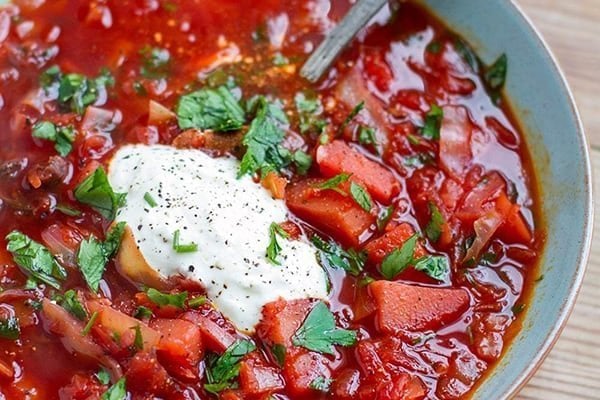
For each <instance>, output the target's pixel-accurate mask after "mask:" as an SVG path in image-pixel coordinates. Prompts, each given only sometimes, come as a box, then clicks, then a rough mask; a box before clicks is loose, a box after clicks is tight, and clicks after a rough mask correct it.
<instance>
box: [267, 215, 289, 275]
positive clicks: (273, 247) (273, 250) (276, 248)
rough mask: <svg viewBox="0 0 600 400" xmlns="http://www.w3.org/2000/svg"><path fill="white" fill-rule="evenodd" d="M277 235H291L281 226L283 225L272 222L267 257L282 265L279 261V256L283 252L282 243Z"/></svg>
mask: <svg viewBox="0 0 600 400" xmlns="http://www.w3.org/2000/svg"><path fill="white" fill-rule="evenodd" d="M277 236H280V237H282V238H284V239H287V238H289V237H290V235H289V234H288V233H287V232H286V231H285V230H284V229H283V228H282V227H281V225H279V224H277V223H275V222H272V223H271V225H270V226H269V246H268V247H267V259H268V260H269V261H270V262H271V263H273V264H275V265H281V263H280V262H279V261H277V256H278V255H279V253H280V252H281V245H280V244H279V242H278V241H277Z"/></svg>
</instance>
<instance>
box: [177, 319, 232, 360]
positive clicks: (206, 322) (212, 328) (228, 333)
mask: <svg viewBox="0 0 600 400" xmlns="http://www.w3.org/2000/svg"><path fill="white" fill-rule="evenodd" d="M181 318H182V319H184V320H186V321H189V322H192V323H193V324H195V325H197V326H198V328H200V332H201V333H202V343H203V344H204V346H205V347H206V348H207V349H208V350H211V351H214V352H217V353H222V352H224V351H225V350H227V348H228V347H229V346H231V345H232V344H233V343H235V342H236V340H237V337H236V335H235V334H234V333H232V332H235V331H234V330H233V328H232V329H228V328H227V327H225V326H222V325H219V324H218V323H217V322H216V318H211V317H209V316H207V315H203V314H200V313H199V312H196V311H188V312H186V313H185V314H183V315H182V316H181Z"/></svg>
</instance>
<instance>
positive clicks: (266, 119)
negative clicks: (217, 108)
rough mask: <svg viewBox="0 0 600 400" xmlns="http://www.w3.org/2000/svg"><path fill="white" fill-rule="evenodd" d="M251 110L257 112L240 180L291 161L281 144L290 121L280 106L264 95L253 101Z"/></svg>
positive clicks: (250, 132) (244, 141)
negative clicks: (244, 176)
mask: <svg viewBox="0 0 600 400" xmlns="http://www.w3.org/2000/svg"><path fill="white" fill-rule="evenodd" d="M248 104H249V109H251V110H256V116H255V117H254V119H253V120H252V123H251V124H250V129H248V133H246V135H245V136H244V139H243V142H242V143H243V144H244V146H246V153H245V154H244V157H243V158H242V162H241V163H240V170H239V172H238V177H241V176H243V175H246V174H255V173H260V174H261V175H262V176H264V175H265V174H266V173H268V172H271V171H275V172H279V171H280V170H281V169H283V168H285V167H287V166H288V165H289V164H290V162H291V158H292V157H291V154H290V151H289V150H287V149H286V148H285V147H283V146H282V145H281V142H282V141H283V139H284V137H285V130H284V128H285V127H286V126H287V125H288V119H287V117H286V115H285V113H284V112H283V110H282V108H281V107H280V105H279V104H277V103H275V102H269V101H268V100H267V99H266V98H265V97H264V96H258V97H255V98H253V99H251V100H250V101H249V102H248Z"/></svg>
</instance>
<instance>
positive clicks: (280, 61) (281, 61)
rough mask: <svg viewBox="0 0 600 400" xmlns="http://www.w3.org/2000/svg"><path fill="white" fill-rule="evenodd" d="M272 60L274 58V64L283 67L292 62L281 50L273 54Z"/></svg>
mask: <svg viewBox="0 0 600 400" xmlns="http://www.w3.org/2000/svg"><path fill="white" fill-rule="evenodd" d="M272 60H273V65H274V66H276V67H283V66H285V65H288V64H289V63H290V60H289V59H288V58H287V57H286V56H284V55H283V54H281V53H280V52H277V53H275V54H274V55H273V58H272Z"/></svg>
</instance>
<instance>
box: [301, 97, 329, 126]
mask: <svg viewBox="0 0 600 400" xmlns="http://www.w3.org/2000/svg"><path fill="white" fill-rule="evenodd" d="M294 102H295V103H296V110H297V111H298V117H299V119H300V125H299V127H300V133H302V134H305V133H308V132H316V133H322V132H323V130H324V129H325V126H326V125H327V121H325V120H324V119H322V118H319V115H321V113H322V112H323V106H322V105H321V101H320V100H319V98H318V97H315V98H309V97H307V96H306V95H305V94H304V93H297V94H296V96H295V97H294Z"/></svg>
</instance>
